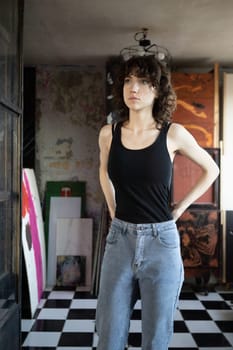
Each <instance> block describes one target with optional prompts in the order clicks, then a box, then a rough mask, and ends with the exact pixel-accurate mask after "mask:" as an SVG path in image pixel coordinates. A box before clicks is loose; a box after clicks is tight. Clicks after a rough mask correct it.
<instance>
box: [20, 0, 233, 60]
mask: <svg viewBox="0 0 233 350" xmlns="http://www.w3.org/2000/svg"><path fill="white" fill-rule="evenodd" d="M143 27H147V28H148V29H149V32H148V39H150V40H151V43H152V44H154V43H156V44H158V45H162V46H165V47H167V48H168V50H169V51H170V52H171V54H172V56H173V61H174V62H175V63H176V64H177V65H186V66H194V65H195V66H199V67H200V66H210V65H212V64H213V63H215V62H218V63H220V65H222V66H233V1H232V0H221V1H220V0H123V1H121V0H115V1H113V0H25V5H24V60H25V64H26V65H37V64H53V65H54V64H55V65H77V64H83V63H88V64H98V63H99V64H101V63H103V62H105V60H106V58H107V57H109V56H112V55H118V54H119V52H120V50H121V49H122V48H124V47H126V46H132V45H135V44H137V42H136V41H135V40H134V34H135V33H136V32H138V31H140V30H141V28H143Z"/></svg>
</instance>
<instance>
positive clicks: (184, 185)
mask: <svg viewBox="0 0 233 350" xmlns="http://www.w3.org/2000/svg"><path fill="white" fill-rule="evenodd" d="M205 150H206V151H207V152H208V153H209V154H210V155H211V157H212V158H213V160H214V161H215V162H216V163H217V165H218V166H220V149H219V148H205ZM200 175H201V169H200V167H199V166H198V165H197V164H196V163H194V162H192V161H191V160H190V159H188V158H187V157H185V156H183V155H181V154H177V155H176V157H175V159H174V165H173V176H172V190H171V205H172V206H174V205H176V204H177V203H178V202H179V201H180V200H181V199H182V198H183V197H184V196H185V194H186V193H187V192H188V191H189V190H190V189H191V188H192V186H193V185H194V184H195V183H196V181H197V180H198V178H199V176H200ZM219 186H220V179H219V177H218V178H217V179H216V180H215V181H214V183H213V184H212V185H211V186H210V188H209V189H208V190H207V191H206V192H205V193H204V194H203V195H202V196H201V197H200V198H198V199H197V200H196V201H195V202H194V203H193V204H192V205H191V206H190V208H199V207H200V206H201V207H202V208H206V209H211V208H212V209H216V208H219V205H220V193H219Z"/></svg>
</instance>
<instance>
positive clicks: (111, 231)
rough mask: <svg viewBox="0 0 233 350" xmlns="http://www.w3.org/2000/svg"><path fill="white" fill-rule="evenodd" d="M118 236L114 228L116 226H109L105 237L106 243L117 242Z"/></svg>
mask: <svg viewBox="0 0 233 350" xmlns="http://www.w3.org/2000/svg"><path fill="white" fill-rule="evenodd" d="M118 236H119V234H118V231H117V230H116V228H115V227H113V226H111V227H110V229H109V232H108V235H107V237H106V242H107V243H108V244H114V243H116V242H117V240H118Z"/></svg>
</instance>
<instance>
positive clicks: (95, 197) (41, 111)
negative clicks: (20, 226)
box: [35, 66, 106, 221]
mask: <svg viewBox="0 0 233 350" xmlns="http://www.w3.org/2000/svg"><path fill="white" fill-rule="evenodd" d="M104 87H105V71H104V68H103V69H102V68H99V67H95V66H75V67H54V66H51V67H50V66H39V67H37V68H36V112H35V114H36V118H35V119H36V128H35V129H36V135H35V138H36V162H35V172H36V176H37V181H38V187H39V192H40V195H41V198H42V199H43V198H44V191H45V186H46V182H47V181H86V211H87V212H86V216H88V217H92V218H94V219H95V218H97V217H99V214H100V207H101V204H102V201H103V196H102V192H101V189H100V186H99V180H98V165H99V156H98V153H99V150H98V133H99V130H100V128H101V126H102V125H103V124H104V123H105V115H106V113H105V89H104ZM96 221H97V220H96Z"/></svg>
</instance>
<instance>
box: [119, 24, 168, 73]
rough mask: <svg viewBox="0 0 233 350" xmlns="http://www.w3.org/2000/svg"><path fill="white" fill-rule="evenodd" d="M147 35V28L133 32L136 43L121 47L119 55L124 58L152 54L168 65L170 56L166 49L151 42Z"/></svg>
mask: <svg viewBox="0 0 233 350" xmlns="http://www.w3.org/2000/svg"><path fill="white" fill-rule="evenodd" d="M147 35H148V28H142V30H141V31H140V32H137V33H135V34H134V39H135V41H137V43H138V44H137V45H133V46H129V47H125V48H123V49H122V50H121V51H120V55H121V56H122V57H123V58H124V59H125V60H127V59H128V58H130V57H132V56H145V55H154V56H155V57H156V58H157V59H158V60H159V61H160V62H161V63H163V64H165V65H169V66H170V65H171V60H172V57H171V54H170V53H169V51H168V49H167V48H165V47H163V46H160V45H157V44H151V41H150V40H149V39H148V38H147Z"/></svg>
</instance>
